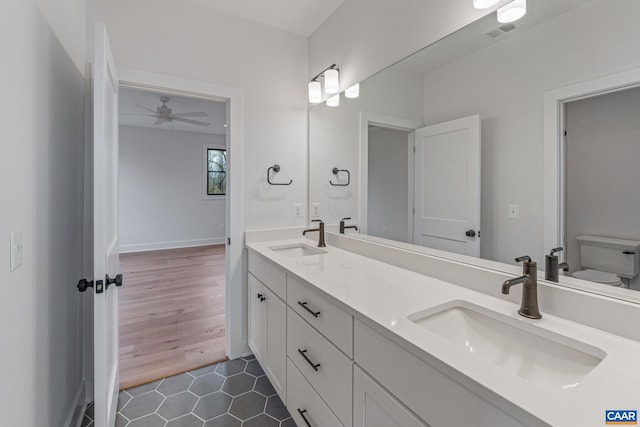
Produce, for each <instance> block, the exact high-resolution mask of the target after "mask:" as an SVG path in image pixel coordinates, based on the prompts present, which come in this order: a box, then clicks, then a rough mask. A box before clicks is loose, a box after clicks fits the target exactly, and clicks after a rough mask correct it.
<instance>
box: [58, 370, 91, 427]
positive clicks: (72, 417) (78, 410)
mask: <svg viewBox="0 0 640 427" xmlns="http://www.w3.org/2000/svg"><path fill="white" fill-rule="evenodd" d="M86 385H87V383H86V381H82V382H81V383H80V385H79V386H78V390H76V394H75V396H73V401H72V403H71V407H70V408H69V415H67V419H66V420H65V422H64V424H63V425H64V426H65V427H80V424H81V423H82V418H83V417H84V410H85V406H86V403H87V402H85V399H84V397H85V387H86Z"/></svg>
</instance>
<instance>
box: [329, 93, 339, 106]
mask: <svg viewBox="0 0 640 427" xmlns="http://www.w3.org/2000/svg"><path fill="white" fill-rule="evenodd" d="M339 105H340V94H339V93H338V94H336V95H333V96H332V97H331V98H329V99H327V106H328V107H337V106H339Z"/></svg>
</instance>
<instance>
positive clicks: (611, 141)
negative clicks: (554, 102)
mask: <svg viewBox="0 0 640 427" xmlns="http://www.w3.org/2000/svg"><path fill="white" fill-rule="evenodd" d="M566 114H567V115H566V120H567V122H566V124H567V132H568V134H567V139H566V141H567V151H566V153H567V158H566V165H567V174H566V178H567V256H568V261H569V265H570V266H571V271H572V272H573V271H575V270H578V269H580V251H579V246H578V242H577V241H576V237H578V236H580V235H582V234H591V235H596V236H606V237H615V238H620V239H630V240H640V120H639V119H640V88H634V89H629V90H625V91H621V92H616V93H611V94H607V95H602V96H597V97H593V98H588V99H584V100H580V101H575V102H571V103H568V104H567V109H566ZM639 283H640V280H638V278H637V277H636V279H635V280H634V281H633V285H634V287H637V286H638V284H639Z"/></svg>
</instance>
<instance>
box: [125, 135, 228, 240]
mask: <svg viewBox="0 0 640 427" xmlns="http://www.w3.org/2000/svg"><path fill="white" fill-rule="evenodd" d="M205 144H215V145H219V146H222V147H224V146H225V136H224V135H207V134H202V133H194V132H173V131H171V130H165V129H159V128H157V129H152V128H142V127H131V126H121V127H120V249H121V252H134V251H142V250H154V249H168V248H175V247H188V246H199V245H207V244H221V243H224V236H225V231H224V223H225V199H224V198H218V199H204V197H203V196H204V188H203V180H204V175H205V172H204V164H203V163H204V161H203V157H204V148H203V146H204V145H205ZM221 225H222V228H221Z"/></svg>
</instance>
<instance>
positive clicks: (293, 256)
mask: <svg viewBox="0 0 640 427" xmlns="http://www.w3.org/2000/svg"><path fill="white" fill-rule="evenodd" d="M301 230H302V229H286V230H280V231H266V232H248V233H247V234H246V246H247V249H248V271H249V273H248V283H249V286H248V295H247V297H248V310H249V316H248V317H249V330H248V334H249V343H250V347H251V349H252V350H253V351H254V353H255V355H256V357H257V358H258V360H259V361H260V363H261V364H262V366H263V367H264V369H265V372H266V373H267V375H268V377H269V379H270V380H271V381H272V383H273V384H274V387H275V388H276V390H277V392H278V394H279V395H280V397H281V398H282V400H283V402H285V404H286V406H287V408H288V409H289V412H290V413H291V415H292V416H293V418H294V420H295V421H296V423H297V424H298V425H299V426H314V427H316V426H345V427H350V426H358V427H361V426H453V425H474V426H538V425H552V426H573V425H575V426H585V425H601V424H604V416H605V410H607V409H638V396H639V395H640V367H639V366H638V363H637V361H638V360H640V343H639V341H638V338H637V337H635V336H634V335H633V334H634V333H635V332H631V333H625V332H624V331H623V330H622V329H617V327H616V325H615V322H607V321H606V320H604V319H610V318H612V317H616V316H626V320H627V321H632V320H635V321H637V320H638V319H637V318H638V316H640V315H639V314H638V310H637V306H635V304H630V303H627V302H623V301H618V300H615V299H613V298H607V297H603V296H600V295H594V294H589V293H587V292H583V291H579V290H575V289H569V288H566V287H560V286H556V285H554V284H551V283H544V282H541V283H540V310H541V312H542V316H543V317H542V319H539V320H532V319H527V318H524V317H522V316H519V315H518V314H517V310H518V307H519V298H520V294H519V292H512V295H510V296H504V295H502V294H501V293H500V286H501V284H502V282H503V281H504V280H506V279H509V278H511V277H512V276H511V275H510V273H509V271H510V270H509V268H513V267H512V266H506V265H505V266H504V270H503V271H499V270H497V269H494V268H493V267H495V266H496V264H497V263H494V262H490V261H488V262H487V264H486V265H485V266H482V265H478V264H475V265H472V264H468V263H464V262H461V261H464V260H462V259H458V260H455V259H451V258H449V259H447V258H443V257H440V256H438V255H439V254H438V252H437V251H434V252H433V254H428V253H424V252H422V253H419V252H412V251H408V250H404V249H401V248H398V247H391V246H386V245H384V244H380V243H376V242H371V241H365V240H362V239H354V238H351V237H348V236H344V235H340V234H333V233H328V235H327V247H325V248H317V247H316V245H317V240H311V238H314V239H317V237H316V236H309V238H302V234H301ZM298 236H300V237H298ZM382 259H383V260H384V262H383V261H381V260H382ZM569 301H570V303H567V302H569ZM576 306H577V308H578V309H577V310H576ZM590 310H593V311H594V313H593V314H592V315H590V316H587V315H585V314H584V312H585V311H590ZM634 316H635V317H634ZM589 319H591V320H589ZM628 329H629V328H627V329H625V330H628Z"/></svg>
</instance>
